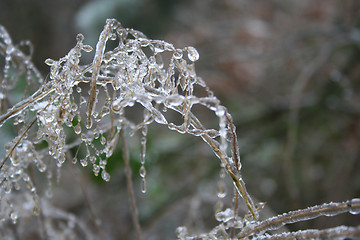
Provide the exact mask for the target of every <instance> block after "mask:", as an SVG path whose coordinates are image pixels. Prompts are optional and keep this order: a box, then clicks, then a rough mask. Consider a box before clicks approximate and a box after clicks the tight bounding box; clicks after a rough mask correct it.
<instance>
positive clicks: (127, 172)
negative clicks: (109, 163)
mask: <svg viewBox="0 0 360 240" xmlns="http://www.w3.org/2000/svg"><path fill="white" fill-rule="evenodd" d="M120 134H121V143H122V151H123V158H124V163H125V175H126V184H127V189H128V192H129V200H130V205H131V215H132V220H133V224H134V227H135V231H136V237H137V239H138V240H141V228H140V222H139V218H138V215H137V208H136V202H135V194H134V187H133V184H132V180H131V168H130V163H129V162H130V161H129V151H128V148H127V144H126V137H125V132H124V130H121V133H120Z"/></svg>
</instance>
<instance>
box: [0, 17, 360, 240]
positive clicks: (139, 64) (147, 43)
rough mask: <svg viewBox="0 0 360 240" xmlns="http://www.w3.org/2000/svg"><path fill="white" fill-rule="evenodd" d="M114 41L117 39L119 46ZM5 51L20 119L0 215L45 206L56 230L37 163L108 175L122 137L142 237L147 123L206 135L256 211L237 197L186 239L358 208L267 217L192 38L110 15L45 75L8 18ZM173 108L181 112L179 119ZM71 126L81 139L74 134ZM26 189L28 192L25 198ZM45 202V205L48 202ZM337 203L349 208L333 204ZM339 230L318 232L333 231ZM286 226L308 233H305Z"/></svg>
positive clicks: (6, 98) (3, 79)
mask: <svg viewBox="0 0 360 240" xmlns="http://www.w3.org/2000/svg"><path fill="white" fill-rule="evenodd" d="M109 42H112V43H113V44H112V45H111V44H109ZM25 45H29V44H25ZM110 45H111V46H115V47H113V48H111V47H109V46H110ZM29 46H30V45H29ZM92 51H94V52H95V54H94V57H93V60H92V62H91V63H84V60H83V58H82V54H83V52H92ZM0 53H1V55H2V56H4V64H3V65H4V66H3V70H2V72H1V75H0V104H1V105H0V107H1V114H2V115H1V116H0V127H1V128H2V130H3V129H4V128H6V127H8V126H14V131H15V132H16V135H17V136H16V137H15V138H14V139H12V140H11V141H10V142H9V143H8V144H7V145H6V146H5V149H6V151H5V153H4V154H3V155H1V156H0V157H1V162H0V184H1V185H0V186H1V188H0V204H1V205H0V209H1V213H0V224H4V223H5V222H6V221H9V220H10V221H12V222H13V223H14V224H16V223H17V222H18V218H19V217H21V216H24V215H26V214H28V213H29V212H31V211H32V212H33V213H34V214H35V215H36V214H39V211H41V212H42V216H43V218H45V219H46V221H45V224H44V228H46V229H45V230H44V232H45V233H43V234H44V235H46V236H50V235H52V233H51V232H56V231H55V230H54V229H52V228H50V227H48V226H50V225H51V224H49V222H51V221H54V220H53V219H57V216H58V215H59V214H60V211H59V210H56V209H54V210H52V211H51V210H50V209H52V208H51V207H48V206H47V205H46V204H39V202H40V201H44V202H45V200H42V199H43V198H42V197H41V196H39V194H38V189H37V187H36V186H35V185H34V183H33V180H32V178H31V174H30V173H29V166H30V165H34V166H36V167H37V169H38V170H39V171H40V172H44V173H45V174H47V177H48V178H51V177H52V176H51V174H49V172H48V171H47V169H48V166H49V165H50V164H52V163H53V162H56V165H57V167H58V168H59V169H61V167H62V165H63V164H64V162H65V161H66V160H71V161H72V162H73V163H74V164H75V163H77V162H79V163H80V164H81V165H82V166H84V167H85V166H88V165H91V166H92V169H93V172H94V174H95V175H96V176H98V175H100V176H101V177H102V179H103V180H105V181H110V178H111V176H110V174H109V173H108V172H107V171H106V165H107V163H108V159H109V158H110V157H111V156H112V154H113V153H114V150H115V149H116V148H117V147H119V144H118V143H119V142H121V143H122V147H123V153H124V161H125V166H126V168H127V171H126V172H127V181H128V188H129V189H128V190H129V197H130V199H131V209H132V214H133V222H134V225H135V228H136V232H137V237H138V239H140V238H141V230H140V225H139V221H138V219H137V214H136V210H137V209H136V205H135V198H134V193H133V190H132V183H131V177H130V167H129V158H128V156H127V155H128V152H127V149H126V148H127V147H126V134H130V135H133V134H135V133H136V132H139V133H140V135H141V167H140V172H139V175H140V178H141V180H142V191H143V192H146V169H145V161H146V142H147V132H148V126H149V125H150V124H152V123H154V124H161V125H165V126H167V128H168V129H169V130H172V131H176V132H178V133H180V134H190V135H194V136H196V137H200V138H201V139H202V140H203V141H205V142H206V143H207V144H208V145H209V146H210V149H212V151H213V152H214V154H215V155H216V157H217V158H218V159H219V161H220V164H221V175H220V176H222V178H224V177H226V175H227V176H228V177H230V179H231V181H232V182H233V185H234V188H235V190H236V193H235V194H236V196H241V197H242V198H243V200H244V203H245V204H246V206H247V209H248V211H249V214H248V215H246V216H244V217H240V216H238V214H237V211H236V209H237V202H236V203H235V204H234V205H235V206H234V209H226V210H224V211H223V210H222V209H218V211H217V213H216V216H215V217H216V219H217V220H218V221H219V225H218V226H216V227H215V228H214V229H213V230H212V231H211V232H209V233H207V234H202V235H201V236H192V235H191V234H189V233H188V232H187V231H186V228H184V227H180V228H179V229H178V237H179V238H180V239H227V238H235V237H236V238H250V237H259V238H271V237H275V236H272V235H269V234H268V233H267V231H268V230H272V229H275V228H278V227H281V226H283V225H284V224H288V223H292V222H296V221H303V220H306V219H310V218H313V217H318V216H321V215H328V214H331V215H334V214H338V213H341V212H347V211H350V212H352V213H356V214H357V213H359V207H360V206H359V205H360V203H359V200H358V199H354V200H352V201H348V202H345V203H332V204H325V205H321V206H319V207H313V208H309V209H307V210H299V211H294V212H290V213H287V214H284V215H280V216H277V217H274V218H270V219H267V220H262V221H260V220H259V216H258V211H259V209H257V208H256V207H255V205H254V203H253V201H252V198H251V197H250V195H249V194H248V193H247V191H246V188H245V183H244V181H243V180H242V178H241V174H240V169H241V163H240V155H239V149H238V142H237V136H236V128H235V126H234V124H233V122H232V117H231V115H230V114H229V113H228V111H227V109H226V107H224V106H222V105H221V103H220V101H219V100H218V99H217V98H216V97H215V96H214V95H213V93H212V92H211V91H210V90H209V88H208V87H207V86H206V84H205V82H204V81H203V80H202V79H201V78H200V77H198V76H197V75H196V72H195V67H194V62H196V61H197V60H198V59H199V53H198V52H197V51H196V49H195V48H193V47H185V48H183V49H178V48H176V47H174V46H173V45H172V44H170V43H167V42H164V41H161V40H151V39H148V38H147V37H146V36H145V35H144V34H143V33H141V32H138V31H136V30H133V29H129V28H124V27H122V26H121V24H120V23H119V22H118V21H116V20H114V19H108V20H107V21H106V24H105V26H104V29H103V31H102V32H101V34H100V37H99V41H98V43H97V45H96V48H95V50H94V49H93V48H92V47H91V46H89V45H86V44H85V43H84V36H83V35H82V34H78V36H77V43H76V45H75V47H74V48H73V49H71V50H70V51H69V53H68V54H67V55H66V56H64V57H63V58H61V59H59V60H52V59H47V60H46V61H45V63H46V64H47V65H49V66H50V73H49V75H48V77H47V78H46V79H44V78H42V77H41V75H40V73H39V72H38V71H37V70H36V68H35V67H34V66H33V64H32V63H31V61H30V55H31V53H32V51H31V48H30V55H26V54H24V53H23V52H22V51H20V50H19V47H18V46H15V45H14V44H13V43H12V40H11V38H10V36H9V35H8V33H7V32H6V30H5V28H4V27H0ZM18 81H23V82H24V83H25V84H23V85H25V86H26V87H25V89H24V96H23V97H22V98H21V99H13V98H12V96H11V94H10V92H11V91H12V90H13V89H14V87H15V86H16V84H17V82H18ZM14 101H15V104H14V105H13V104H12V102H14ZM195 105H201V106H203V107H205V108H206V109H208V110H209V111H211V112H213V113H214V117H215V118H217V119H218V122H219V124H218V127H217V128H206V127H205V125H204V123H202V122H201V121H200V120H199V118H198V116H197V112H195V111H193V107H194V106H195ZM139 106H141V109H142V110H141V111H142V120H141V121H139V122H136V121H134V120H132V119H131V118H130V117H128V116H127V114H126V109H129V108H132V107H139ZM174 116H177V117H176V121H175V120H174ZM179 122H180V124H179ZM71 131H72V132H73V135H76V136H77V138H75V139H70V140H69V138H67V135H68V134H69V132H71ZM71 149H76V154H74V156H72V155H71V152H70V150H71ZM222 180H223V179H222ZM223 192H224V189H219V194H218V195H219V197H220V198H221V197H222V196H223ZM19 193H22V195H23V196H24V198H25V199H27V200H26V201H18V199H17V198H18V197H19V196H20V194H19ZM42 206H43V207H44V208H45V209H41V207H42ZM337 207H340V208H341V207H342V208H341V210H339V211H337V210H336V211H335V210H334V211H333V209H334V208H336V209H337ZM56 214H58V215H56ZM60 215H61V218H62V219H65V220H64V221H66V222H67V225H68V226H70V230H69V231H70V232H71V229H74V233H72V232H71V233H72V234H76V228H80V229H83V225H82V224H81V222H79V221H77V220H74V219H75V217H74V216H73V215H71V214H66V213H61V214H60ZM75 222H76V223H78V224H75ZM339 229H340V230H341V229H342V228H339ZM339 229H333V230H329V231H328V232H326V231H323V232H318V234H327V233H328V234H334V232H338V230H339ZM314 231H315V230H314ZM340 232H341V231H340ZM344 232H348V234H347V235H346V236H353V235H357V234H358V233H359V229H358V228H346V231H345V230H344V231H342V233H344ZM310 233H313V232H311V231H310V232H309V234H310ZM54 234H56V233H54ZM69 234H70V233H69ZM287 234H289V236H293V235H294V236H295V235H301V236H305V237H306V236H307V235H306V233H303V232H299V233H287ZM52 236H53V235H52ZM308 236H310V235H308ZM331 236H332V235H331ZM341 236H342V235H341Z"/></svg>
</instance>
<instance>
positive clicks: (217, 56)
mask: <svg viewBox="0 0 360 240" xmlns="http://www.w3.org/2000/svg"><path fill="white" fill-rule="evenodd" d="M106 18H116V19H117V20H119V21H120V22H121V23H122V25H123V26H125V27H130V28H134V29H137V30H140V31H142V32H144V33H145V34H146V35H147V36H148V37H149V38H153V39H162V40H165V41H167V42H171V43H173V44H174V45H175V46H176V47H179V48H182V47H185V46H194V47H196V48H197V49H198V51H199V53H200V59H199V61H198V62H197V63H196V71H197V74H198V76H201V77H202V78H203V79H204V80H205V82H206V83H207V84H208V85H209V86H210V89H212V90H213V91H214V93H215V95H216V96H217V97H218V98H219V99H220V100H221V101H222V103H223V105H225V106H226V107H227V108H228V110H229V112H230V113H231V114H232V115H233V119H234V123H235V125H236V127H237V133H238V137H239V143H240V153H241V158H242V164H243V168H242V174H243V177H244V180H245V182H246V184H247V188H248V191H249V192H250V194H251V195H252V196H253V197H254V198H255V199H256V201H259V202H267V204H266V209H265V210H264V213H263V217H266V216H269V215H267V214H270V215H272V214H276V213H282V212H286V211H290V210H295V209H298V208H305V207H307V206H311V205H316V204H321V203H323V202H330V201H345V200H349V199H352V198H356V197H357V198H358V197H360V148H359V143H360V121H359V120H360V95H359V90H360V2H359V1H357V0H344V1H336V0H304V1H295V0H289V1H280V0H266V1H265V0H255V1H254V0H252V1H251V0H222V1H217V0H191V1H190V0H182V1H179V0H173V1H169V0H92V1H89V0H63V1H43V0H27V1H22V0H1V1H0V24H1V25H4V26H5V27H6V29H7V30H8V31H9V33H10V35H11V36H12V38H13V41H14V42H20V41H21V40H30V41H31V42H32V43H33V45H34V55H33V61H34V63H35V65H36V66H37V67H38V68H39V69H40V70H41V71H42V72H43V75H44V76H46V75H47V73H48V70H49V69H48V67H47V66H46V65H45V64H44V61H45V59H47V58H52V59H58V58H60V57H62V56H64V55H65V54H66V53H67V52H68V51H69V50H70V49H71V48H72V47H73V46H74V45H75V43H76V40H75V38H76V34H77V33H79V32H81V33H83V34H84V36H85V43H87V44H90V45H92V46H95V44H96V42H97V39H98V35H99V33H100V32H101V30H102V27H103V25H104V23H105V19H106ZM149 131H150V132H149V139H148V146H147V149H148V153H147V158H148V159H147V172H148V175H147V176H148V180H147V182H148V192H147V193H146V194H145V195H144V194H142V193H141V192H140V177H139V176H138V169H139V167H140V154H139V140H138V139H136V138H134V139H130V147H131V149H132V151H131V165H132V169H133V179H134V182H135V193H136V195H137V203H138V210H139V216H140V222H141V225H142V228H143V232H144V236H145V239H170V238H175V229H176V227H177V226H180V225H185V226H187V227H189V229H190V230H191V232H193V233H196V232H206V231H209V229H211V228H212V227H214V226H216V224H217V222H216V220H215V218H214V208H215V204H216V201H217V196H216V193H217V188H218V187H217V185H218V180H219V165H220V164H219V162H218V160H217V159H216V158H215V156H213V153H212V152H211V151H210V149H209V148H208V146H206V145H205V144H204V143H202V142H201V141H200V140H199V139H195V138H193V137H189V136H179V135H178V134H176V133H172V132H169V131H168V130H167V129H165V128H161V127H160V128H158V127H157V126H152V127H150V129H149ZM121 158H122V157H121V150H120V149H119V150H118V153H117V154H115V155H114V156H113V157H112V159H113V160H111V161H110V164H111V166H110V168H111V171H110V173H111V174H112V180H111V182H110V183H104V182H103V181H102V180H101V179H97V178H95V177H93V176H92V171H91V169H90V168H88V169H81V171H79V170H77V169H74V168H73V167H72V165H71V164H68V165H66V166H64V168H69V169H70V170H71V169H72V170H71V171H62V172H63V173H62V176H61V180H60V184H57V183H56V182H54V184H53V192H54V194H53V196H52V198H51V200H50V201H51V202H53V204H54V205H56V206H58V207H61V208H62V209H65V210H67V211H70V212H73V213H75V214H76V215H77V216H79V218H81V219H82V220H83V221H84V222H86V223H87V224H88V226H89V228H90V229H91V228H92V226H93V225H94V223H93V222H94V215H96V216H97V218H98V219H99V220H100V222H101V224H100V226H101V230H94V232H95V234H99V231H102V232H103V235H105V237H106V239H131V238H132V237H133V236H134V235H133V234H134V233H133V227H132V222H131V213H130V207H129V203H128V197H127V196H128V195H127V190H126V183H125V175H124V164H123V160H122V159H121ZM80 182H81V184H82V185H81V186H82V187H80V184H77V183H80ZM226 184H227V185H229V187H228V192H227V193H228V194H227V197H226V198H225V204H226V206H231V202H232V200H233V199H232V197H233V192H232V189H231V183H230V182H229V181H228V182H226ZM83 190H85V192H86V194H85V193H84V191H83ZM89 205H90V207H89ZM359 224H360V218H359V217H358V216H352V215H350V214H343V215H340V216H338V217H334V218H326V217H323V218H319V219H317V220H314V221H309V222H306V223H299V224H295V225H293V226H289V228H290V229H304V228H324V227H333V226H337V225H352V226H355V225H359ZM29 231H30V232H31V231H33V230H31V229H29ZM33 234H34V236H36V233H35V231H34V233H33Z"/></svg>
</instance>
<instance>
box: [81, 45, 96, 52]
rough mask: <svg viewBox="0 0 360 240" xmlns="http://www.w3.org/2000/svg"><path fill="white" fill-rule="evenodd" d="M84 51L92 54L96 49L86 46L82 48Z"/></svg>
mask: <svg viewBox="0 0 360 240" xmlns="http://www.w3.org/2000/svg"><path fill="white" fill-rule="evenodd" d="M82 50H84V51H85V52H91V51H92V50H94V49H93V48H92V47H91V46H90V45H84V46H83V47H82Z"/></svg>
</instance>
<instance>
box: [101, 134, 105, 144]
mask: <svg viewBox="0 0 360 240" xmlns="http://www.w3.org/2000/svg"><path fill="white" fill-rule="evenodd" d="M100 143H101V144H102V145H105V144H106V138H105V137H104V136H101V138H100Z"/></svg>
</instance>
